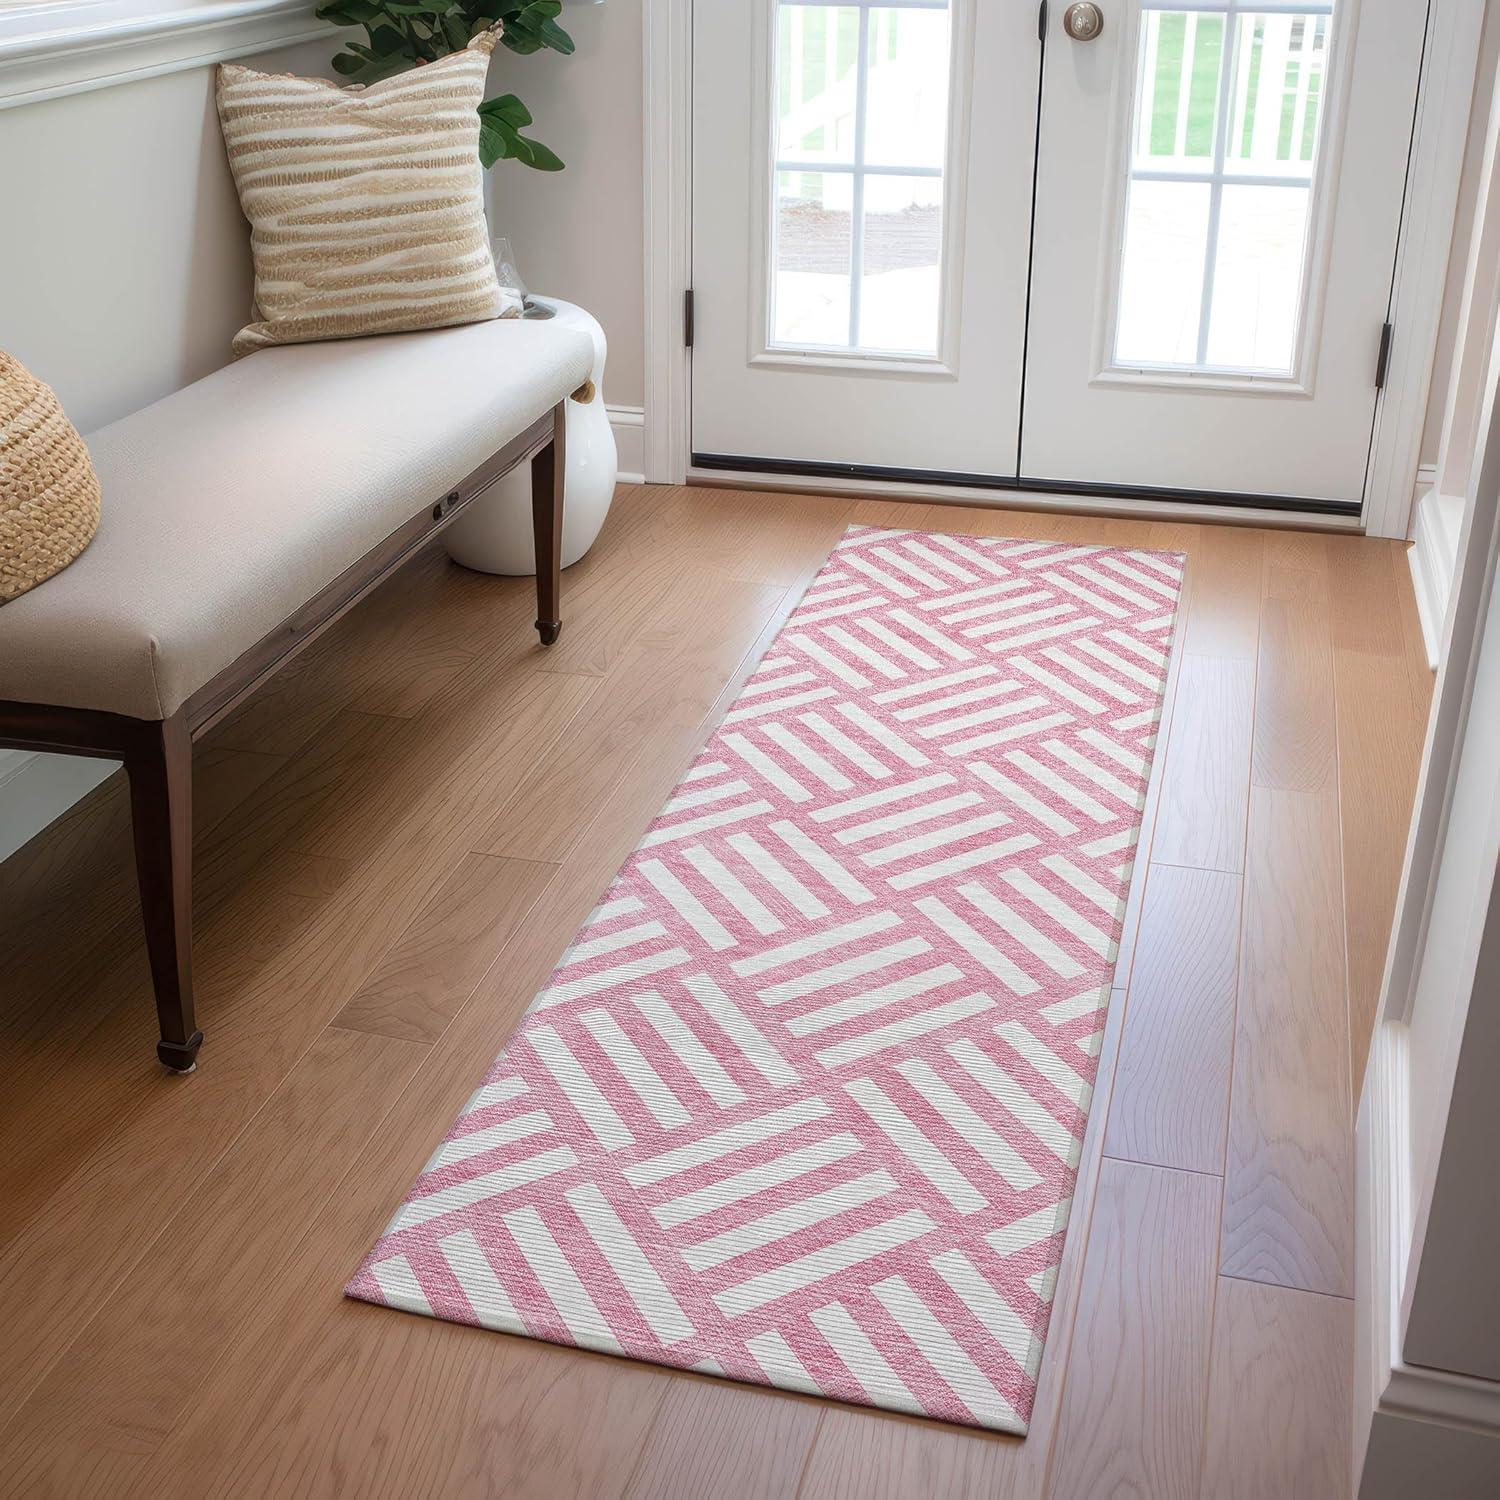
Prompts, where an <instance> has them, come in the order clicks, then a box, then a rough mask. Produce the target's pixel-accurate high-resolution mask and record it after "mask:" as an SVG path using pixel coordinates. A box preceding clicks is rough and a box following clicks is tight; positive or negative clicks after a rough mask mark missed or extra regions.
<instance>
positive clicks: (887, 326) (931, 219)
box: [859, 176, 943, 354]
mask: <svg viewBox="0 0 1500 1500" xmlns="http://www.w3.org/2000/svg"><path fill="white" fill-rule="evenodd" d="M864 210H865V238H864V266H863V277H862V280H861V284H860V308H859V341H860V347H861V348H865V349H885V350H890V351H892V352H893V353H907V352H915V353H927V354H931V353H933V352H935V350H936V334H937V326H938V300H939V296H938V294H939V276H940V274H941V265H942V258H943V179H942V178H941V177H890V176H880V177H870V178H868V179H866V182H865V202H864Z"/></svg>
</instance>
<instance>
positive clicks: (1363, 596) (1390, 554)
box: [1324, 536, 1411, 658]
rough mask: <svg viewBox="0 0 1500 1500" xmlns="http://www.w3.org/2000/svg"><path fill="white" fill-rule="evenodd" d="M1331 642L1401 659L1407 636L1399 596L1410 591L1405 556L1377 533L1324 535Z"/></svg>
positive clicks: (1347, 648)
mask: <svg viewBox="0 0 1500 1500" xmlns="http://www.w3.org/2000/svg"><path fill="white" fill-rule="evenodd" d="M1324 546H1325V547H1326V549H1327V553H1328V591H1329V598H1330V601H1331V603H1332V606H1333V645H1334V649H1335V650H1337V651H1353V652H1358V653H1359V654H1360V655H1362V656H1387V657H1392V658H1404V657H1405V655H1406V636H1405V631H1404V630H1403V627H1402V610H1401V608H1400V604H1399V598H1398V596H1399V595H1400V594H1401V593H1402V592H1405V593H1407V594H1408V595H1410V593H1411V582H1410V577H1409V575H1404V574H1403V573H1398V572H1397V565H1398V564H1399V566H1400V567H1401V568H1402V569H1403V570H1404V569H1405V566H1406V562H1405V558H1404V557H1403V556H1402V555H1401V554H1400V553H1399V552H1397V551H1396V544H1395V543H1392V542H1386V541H1382V540H1380V539H1378V538H1376V537H1363V536H1358V537H1356V536H1337V537H1327V538H1325V540H1324Z"/></svg>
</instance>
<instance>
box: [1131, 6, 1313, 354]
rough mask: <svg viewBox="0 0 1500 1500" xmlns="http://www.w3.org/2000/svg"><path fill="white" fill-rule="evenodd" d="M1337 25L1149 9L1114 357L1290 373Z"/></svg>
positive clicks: (1235, 9) (1232, 11) (1144, 20)
mask: <svg viewBox="0 0 1500 1500" xmlns="http://www.w3.org/2000/svg"><path fill="white" fill-rule="evenodd" d="M1333 19H1334V16H1333V4H1332V0H1329V3H1328V4H1324V5H1319V4H1318V3H1317V0H1310V3H1308V4H1307V5H1305V6H1304V7H1302V8H1301V9H1299V10H1298V11H1296V12H1278V13H1274V14H1273V13H1268V12H1261V11H1256V10H1253V9H1248V8H1242V7H1241V5H1240V4H1239V0H1223V3H1222V4H1214V3H1213V0H1207V3H1206V4H1204V5H1202V6H1200V7H1198V8H1195V9H1194V10H1191V11H1183V10H1160V9H1148V10H1145V11H1144V12H1143V14H1142V17H1141V42H1140V55H1139V59H1138V63H1139V69H1138V73H1137V84H1136V97H1135V117H1134V122H1133V134H1132V142H1133V149H1132V153H1131V166H1130V174H1129V179H1130V180H1129V182H1128V184H1127V200H1126V213H1125V229H1124V235H1123V240H1122V250H1121V264H1120V272H1119V304H1118V316H1117V322H1116V328H1115V359H1116V361H1117V362H1118V363H1120V364H1126V365H1164V366H1168V367H1172V368H1178V369H1183V370H1203V371H1243V372H1253V373H1265V374H1274V375H1290V374H1292V373H1293V367H1294V365H1295V363H1296V351H1297V341H1298V333H1299V331H1300V328H1301V323H1302V317H1303V308H1304V303H1305V297H1306V289H1305V282H1306V266H1307V259H1308V226H1309V224H1310V223H1311V218H1312V208H1313V193H1314V191H1315V186H1314V169H1315V167H1316V164H1317V158H1318V146H1319V142H1320V139H1321V135H1322V125H1323V113H1324V111H1323V101H1324V98H1325V78H1326V64H1327V58H1328V48H1329V44H1330V40H1331V35H1332V26H1333ZM1174 179H1175V180H1174ZM1189 184H1191V185H1192V187H1191V189H1190V187H1189Z"/></svg>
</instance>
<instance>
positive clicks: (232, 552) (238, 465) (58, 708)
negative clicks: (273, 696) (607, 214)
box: [0, 319, 594, 1071]
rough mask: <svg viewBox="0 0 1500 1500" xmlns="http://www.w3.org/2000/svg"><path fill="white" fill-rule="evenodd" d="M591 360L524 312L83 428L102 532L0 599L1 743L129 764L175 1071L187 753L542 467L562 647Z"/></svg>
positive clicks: (186, 933)
mask: <svg viewBox="0 0 1500 1500" xmlns="http://www.w3.org/2000/svg"><path fill="white" fill-rule="evenodd" d="M593 357H594V356H593V347H592V345H591V343H590V341H589V339H588V337H587V336H586V335H584V334H583V333H581V332H578V331H577V330H573V329H568V328H563V327H559V326H557V325H556V324H553V323H547V322H530V321H525V320H518V319H509V320H502V321H498V322H489V323H475V324H471V325H469V326H467V327H461V328H447V329H440V330H437V331H434V332H430V333H408V334H397V335H393V336H388V337H381V338H364V339H352V340H348V341H346V342H341V343H326V344H303V345H295V346H291V347H287V348H279V349H267V350H263V351H261V352H260V353H257V354H254V355H252V356H250V357H249V358H247V359H243V360H240V361H239V362H238V363H235V364H232V365H230V366H228V367H227V368H225V369H222V370H219V371H218V372H217V373H215V374H213V375H210V376H208V377H207V378H206V379H203V380H200V381H198V382H197V383H196V384H194V385H190V386H188V387H186V389H184V390H181V391H178V392H177V393H176V394H175V395H172V396H169V397H167V398H166V399H165V400H163V401H159V402H157V403H156V404H155V405H153V406H149V407H147V408H146V409H145V410H143V411H140V412H137V413H136V414H135V415H134V416H130V417H126V418H125V419H124V420H122V421H119V422H115V423H113V424H112V425H111V426H108V427H105V428H102V429H101V430H100V431H98V432H96V433H94V434H93V435H92V436H91V437H90V438H89V439H88V446H89V450H90V452H91V454H92V455H93V460H94V466H95V468H96V470H97V471H98V474H99V480H100V484H101V486H102V489H103V493H104V504H103V516H102V519H101V522H100V525H99V530H98V533H97V535H96V536H95V537H94V540H93V541H92V542H91V543H90V545H89V547H88V548H87V550H86V551H85V552H84V553H83V554H82V556H80V557H79V558H78V559H77V561H75V562H74V563H73V564H72V565H71V566H70V567H68V568H66V569H64V571H62V572H61V573H59V574H57V575H56V576H55V577H53V578H50V579H48V580H47V581H46V582H45V583H43V584H41V585H40V586H39V587H37V588H35V589H33V590H32V591H31V592H29V593H26V594H23V595H21V596H20V597H19V598H17V599H14V600H12V601H11V602H10V603H9V604H7V605H5V606H4V607H3V608H0V746H11V747H19V748H22V749H31V750H48V751H57V752H61V753H63V754H71V755H90V756H96V757H103V758H106V759H111V760H121V761H123V762H124V764H125V767H126V770H127V772H128V773H129V777H130V794H131V815H132V820H133V824H134V834H135V851H136V871H137V875H138V879H139V885H140V896H141V910H142V915H143V917H144V920H145V927H146V943H147V948H148V950H149V954H150V959H151V972H152V978H153V981H154V983H155V988H156V1005H157V1015H158V1019H159V1021H160V1024H161V1041H160V1043H159V1044H158V1046H157V1054H158V1056H159V1057H160V1058H161V1060H162V1062H163V1063H164V1064H165V1065H166V1066H167V1067H168V1068H172V1069H174V1070H177V1071H186V1070H188V1069H191V1068H192V1067H193V1065H194V1062H195V1060H196V1058H197V1054H198V1048H199V1046H200V1045H201V1044H202V1041H203V1034H202V1032H200V1031H199V1029H198V1027H197V1024H196V1022H195V1020H194V1014H193V982H192V930H191V924H192V918H191V894H192V868H191V859H192V815H191V791H192V787H191V781H192V742H193V740H194V739H195V738H197V737H198V736H199V735H201V734H203V733H204V732H205V731H206V730H208V729H209V728H211V727H212V726H213V725H214V724H215V723H217V722H218V721H219V720H220V719H221V718H223V717H224V715H225V714H227V713H229V712H230V710H231V709H233V708H234V707H235V706H236V705H237V704H238V703H239V702H240V701H241V700H242V699H243V698H245V697H246V696H247V695H248V694H250V693H252V692H254V691H255V689H256V688H257V687H258V686H259V685H260V684H261V683H262V682H264V681H265V680H266V679H267V678H268V677H270V676H272V675H273V674H274V673H275V672H276V671H277V670H278V669H279V668H281V667H282V666H284V665H285V664H286V663H287V662H288V661H289V660H291V658H292V657H294V656H295V655H296V654H297V653H298V652H299V651H301V650H302V648H303V647H305V646H306V645H307V644H308V643H309V642H310V641H312V640H314V639H315V638H316V637H317V636H318V635H319V634H321V633H322V632H323V631H324V630H326V629H327V628H328V626H330V625H331V624H332V623H333V622H334V621H335V620H336V619H338V618H339V616H340V615H342V614H343V613H344V612H345V611H346V610H347V609H349V608H350V606H351V605H353V604H355V603H356V602H358V600H360V599H361V598H363V597H364V595H366V594H367V593H369V592H370V590H372V589H373V588H375V587H376V585H377V584H379V583H381V582H382V581H383V580H384V579H386V578H387V577H389V576H390V575H391V574H392V573H393V572H395V571H396V570H397V569H398V568H399V567H400V566H401V565H402V563H404V562H405V561H406V560H407V559H408V558H410V557H411V556H412V555H413V554H414V553H415V552H417V551H418V550H419V549H420V548H421V547H422V546H423V544H424V543H425V542H426V541H427V540H428V538H429V537H431V536H432V535H433V534H434V533H435V532H438V531H441V530H442V529H443V528H444V527H445V526H446V525H447V524H448V523H449V522H450V521H451V520H452V519H453V518H454V517H455V516H457V515H458V514H460V513H461V512H462V511H463V509H464V508H465V506H467V505H468V504H469V503H470V502H471V501H472V500H473V499H474V497H475V496H476V495H479V494H481V493H482V492H483V491H484V490H485V489H487V488H488V487H489V486H490V485H491V484H492V483H493V482H494V481H495V480H496V479H498V478H499V477H500V476H501V475H502V474H504V473H506V472H507V471H508V470H510V469H511V468H513V467H515V466H516V465H517V464H520V463H522V462H524V461H526V460H527V459H530V460H531V482H532V511H533V519H534V524H535V534H536V555H537V629H538V631H539V632H540V634H541V638H542V643H543V644H544V645H550V644H551V643H552V642H553V641H554V640H556V639H557V634H558V631H559V630H560V629H561V619H560V612H559V596H560V579H559V561H560V546H561V535H562V503H563V488H562V480H563V454H562V445H563V413H564V407H563V404H562V403H563V402H565V401H566V400H567V398H568V396H569V395H570V394H571V393H572V392H573V391H574V390H576V389H577V388H578V387H580V386H581V385H582V384H583V383H584V381H585V380H586V379H587V377H588V372H589V367H590V365H591V363H592V361H593Z"/></svg>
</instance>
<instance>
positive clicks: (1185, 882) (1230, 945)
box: [1104, 865, 1240, 1174]
mask: <svg viewBox="0 0 1500 1500" xmlns="http://www.w3.org/2000/svg"><path fill="white" fill-rule="evenodd" d="M1239 930H1240V878H1239V877H1238V876H1237V875H1227V874H1224V873H1222V872H1220V871H1215V870H1188V869H1179V868H1176V867H1173V866H1168V865H1153V867H1152V870H1151V874H1150V877H1149V879H1148V881H1147V885H1146V901H1145V909H1144V911H1143V913H1142V916H1141V931H1140V936H1139V938H1138V939H1137V941H1136V954H1135V966H1134V968H1133V969H1132V971H1131V978H1130V992H1129V998H1128V1001H1127V1004H1126V1012H1125V1034H1124V1038H1123V1040H1122V1042H1121V1046H1120V1061H1119V1065H1118V1067H1117V1068H1116V1070H1115V1084H1114V1092H1113V1094H1112V1096H1111V1102H1110V1110H1109V1126H1108V1130H1107V1133H1106V1135H1105V1140H1104V1150H1105V1153H1106V1155H1109V1156H1114V1157H1122V1158H1124V1159H1126V1160H1128V1161H1136V1162H1151V1163H1155V1164H1156V1165H1158V1166H1164V1167H1179V1168H1184V1169H1187V1170H1190V1171H1194V1172H1207V1173H1212V1174H1220V1173H1222V1172H1223V1170H1224V1143H1225V1133H1226V1131H1227V1129H1228V1117H1229V1080H1230V1069H1231V1063H1232V1058H1233V1053H1234V1012H1235V992H1236V983H1237V978H1238V968H1239V962H1238V960H1239Z"/></svg>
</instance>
